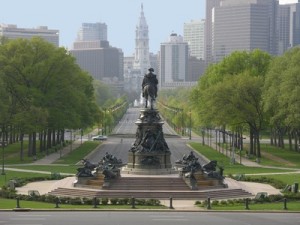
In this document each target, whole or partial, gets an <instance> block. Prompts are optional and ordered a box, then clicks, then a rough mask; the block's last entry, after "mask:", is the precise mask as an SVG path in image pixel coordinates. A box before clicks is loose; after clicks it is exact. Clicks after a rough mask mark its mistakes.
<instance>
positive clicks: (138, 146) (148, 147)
mask: <svg viewBox="0 0 300 225" xmlns="http://www.w3.org/2000/svg"><path fill="white" fill-rule="evenodd" d="M135 124H136V125H137V126H138V128H137V132H136V140H135V142H134V144H133V145H132V147H131V149H130V150H129V152H128V164H127V166H126V167H125V168H123V171H124V172H127V173H135V174H168V173H173V172H174V170H173V169H172V165H171V160H170V157H171V152H170V150H169V147H168V145H167V143H166V141H165V138H164V134H163V129H162V126H163V124H164V123H163V121H162V120H161V118H160V116H159V113H158V110H156V109H142V110H141V114H140V116H139V118H138V120H137V121H136V123H135Z"/></svg>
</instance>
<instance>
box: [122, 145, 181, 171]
mask: <svg viewBox="0 0 300 225" xmlns="http://www.w3.org/2000/svg"><path fill="white" fill-rule="evenodd" d="M170 156H171V153H170V152H169V151H168V152H133V151H130V152H128V163H127V166H126V167H123V168H122V173H128V174H140V175H160V174H173V173H176V171H175V170H174V169H172V164H171V160H170Z"/></svg>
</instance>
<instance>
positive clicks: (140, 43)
mask: <svg viewBox="0 0 300 225" xmlns="http://www.w3.org/2000/svg"><path fill="white" fill-rule="evenodd" d="M148 33H149V31H148V25H147V22H146V18H145V15H144V9H143V4H142V5H141V14H140V17H139V21H138V24H137V26H136V30H135V54H134V64H133V68H134V69H135V70H140V72H141V75H144V74H145V73H147V71H148V69H149V67H150V60H149V35H148Z"/></svg>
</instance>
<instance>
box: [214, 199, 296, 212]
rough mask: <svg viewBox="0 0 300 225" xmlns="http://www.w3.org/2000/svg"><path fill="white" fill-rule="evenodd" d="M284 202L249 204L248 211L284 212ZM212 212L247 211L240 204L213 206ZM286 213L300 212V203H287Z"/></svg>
mask: <svg viewBox="0 0 300 225" xmlns="http://www.w3.org/2000/svg"><path fill="white" fill-rule="evenodd" d="M283 207H284V205H283V202H275V203H256V204H251V203H250V204H249V210H248V211H252V210H253V211H256V210H258V211H265V210H270V211H279V210H283ZM211 208H212V210H245V204H238V205H236V204H235V205H225V206H222V205H212V206H211ZM284 211H300V202H296V201H293V202H287V210H284Z"/></svg>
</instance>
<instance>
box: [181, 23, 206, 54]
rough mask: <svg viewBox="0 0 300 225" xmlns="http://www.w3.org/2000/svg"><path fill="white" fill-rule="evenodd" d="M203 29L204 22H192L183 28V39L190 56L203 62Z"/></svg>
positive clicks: (185, 24)
mask: <svg viewBox="0 0 300 225" xmlns="http://www.w3.org/2000/svg"><path fill="white" fill-rule="evenodd" d="M204 27H205V20H192V21H190V22H188V23H184V26H183V39H184V41H185V42H187V43H188V45H189V49H190V55H191V56H194V57H196V58H197V59H202V60H204Z"/></svg>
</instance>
